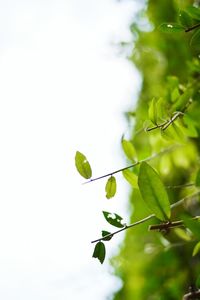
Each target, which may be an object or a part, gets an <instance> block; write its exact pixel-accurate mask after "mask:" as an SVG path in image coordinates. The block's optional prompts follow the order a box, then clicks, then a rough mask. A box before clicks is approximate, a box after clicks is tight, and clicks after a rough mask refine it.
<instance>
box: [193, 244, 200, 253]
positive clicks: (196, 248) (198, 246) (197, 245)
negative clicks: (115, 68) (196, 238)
mask: <svg viewBox="0 0 200 300" xmlns="http://www.w3.org/2000/svg"><path fill="white" fill-rule="evenodd" d="M199 252H200V242H198V243H197V244H196V245H195V246H194V249H193V252H192V256H195V255H197V254H198V253H199Z"/></svg>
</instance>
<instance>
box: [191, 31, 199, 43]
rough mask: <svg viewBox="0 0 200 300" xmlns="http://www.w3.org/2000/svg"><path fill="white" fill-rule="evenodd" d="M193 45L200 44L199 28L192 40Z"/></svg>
mask: <svg viewBox="0 0 200 300" xmlns="http://www.w3.org/2000/svg"><path fill="white" fill-rule="evenodd" d="M190 45H191V46H197V45H200V29H197V30H196V31H195V33H194V34H193V36H192V37H191V40H190Z"/></svg>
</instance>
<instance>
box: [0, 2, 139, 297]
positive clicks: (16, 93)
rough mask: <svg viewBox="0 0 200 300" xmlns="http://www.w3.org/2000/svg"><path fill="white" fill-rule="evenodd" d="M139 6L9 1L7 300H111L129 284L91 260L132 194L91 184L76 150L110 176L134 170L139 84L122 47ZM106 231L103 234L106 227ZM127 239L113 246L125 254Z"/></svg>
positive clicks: (2, 19) (4, 31)
mask: <svg viewBox="0 0 200 300" xmlns="http://www.w3.org/2000/svg"><path fill="white" fill-rule="evenodd" d="M135 10H136V4H134V3H133V1H125V2H123V3H119V2H117V1H114V0H101V1H98V0H65V1H64V0H48V1H47V0H34V1H33V0H26V1H25V0H24V1H23V0H18V1H14V0H6V1H5V0H0V83H1V84H0V86H1V88H0V143H1V146H0V181H1V189H0V197H1V209H0V228H1V229H0V241H1V246H0V298H1V299H4V300H11V299H12V300H13V299H14V300H18V299H19V300H27V299H29V300H31V299H34V300H35V299H37V300H44V299H45V300H46V299H47V300H51V299H52V300H63V299H73V300H79V299H81V300H84V299H87V300H93V299H95V300H103V299H105V297H106V295H109V294H110V292H112V291H114V290H116V289H117V288H118V287H119V286H120V282H119V280H117V279H115V278H114V277H113V276H111V275H109V272H108V270H110V267H109V266H108V259H107V258H106V263H105V265H104V266H101V265H100V263H99V262H98V261H97V260H95V259H94V258H93V259H92V258H91V255H92V251H93V246H92V245H91V244H90V241H91V239H95V238H97V237H98V235H99V233H100V232H101V229H108V230H112V229H111V228H110V227H109V226H108V225H107V224H106V222H105V221H104V220H103V217H102V213H101V211H102V210H107V211H113V212H117V213H120V214H122V215H123V214H124V215H126V216H127V212H126V203H127V196H128V189H127V185H126V184H124V183H123V182H122V181H121V177H120V176H119V178H118V181H119V184H118V194H117V196H116V198H115V199H112V200H109V201H108V200H107V199H105V192H104V185H105V181H102V182H96V183H92V184H90V185H82V182H83V180H82V178H81V177H80V176H79V175H78V174H77V172H76V170H75V168H74V155H75V152H76V150H79V151H81V152H83V153H84V154H85V155H86V156H87V157H88V159H89V160H90V162H91V165H92V168H93V174H94V176H95V175H102V174H105V173H106V172H107V171H111V170H113V169H116V168H118V167H121V166H123V165H124V160H123V157H122V155H121V154H122V153H121V152H120V137H121V135H122V134H123V133H125V134H127V133H128V125H127V123H126V121H125V118H124V116H123V112H125V111H127V110H128V109H129V108H130V107H132V105H133V99H134V96H135V95H136V93H137V91H138V87H139V79H138V78H137V77H136V72H135V71H134V69H133V67H132V66H131V65H130V64H129V63H128V61H126V60H125V59H124V58H123V57H119V56H118V55H117V54H116V53H117V49H116V47H115V46H114V44H116V43H117V42H118V41H121V40H129V39H130V33H129V31H128V24H129V22H130V20H131V18H132V16H133V13H134V11H135ZM102 226H104V228H102ZM121 239H122V235H121V237H117V238H116V239H115V240H113V241H111V242H110V243H109V244H108V254H109V255H111V253H115V252H116V251H117V245H118V243H119V241H121Z"/></svg>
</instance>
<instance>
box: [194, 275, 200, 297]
mask: <svg viewBox="0 0 200 300" xmlns="http://www.w3.org/2000/svg"><path fill="white" fill-rule="evenodd" d="M195 284H196V287H197V288H200V275H199V276H198V277H197V279H196V282H195ZM196 299H197V298H196Z"/></svg>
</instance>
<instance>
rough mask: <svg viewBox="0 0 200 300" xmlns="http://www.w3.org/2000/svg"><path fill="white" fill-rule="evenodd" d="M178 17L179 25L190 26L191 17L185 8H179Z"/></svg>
mask: <svg viewBox="0 0 200 300" xmlns="http://www.w3.org/2000/svg"><path fill="white" fill-rule="evenodd" d="M178 19H179V22H180V23H181V25H183V26H184V27H185V28H189V27H191V26H192V19H191V17H190V16H189V15H188V13H187V12H186V11H185V10H181V11H180V12H179V15H178Z"/></svg>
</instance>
